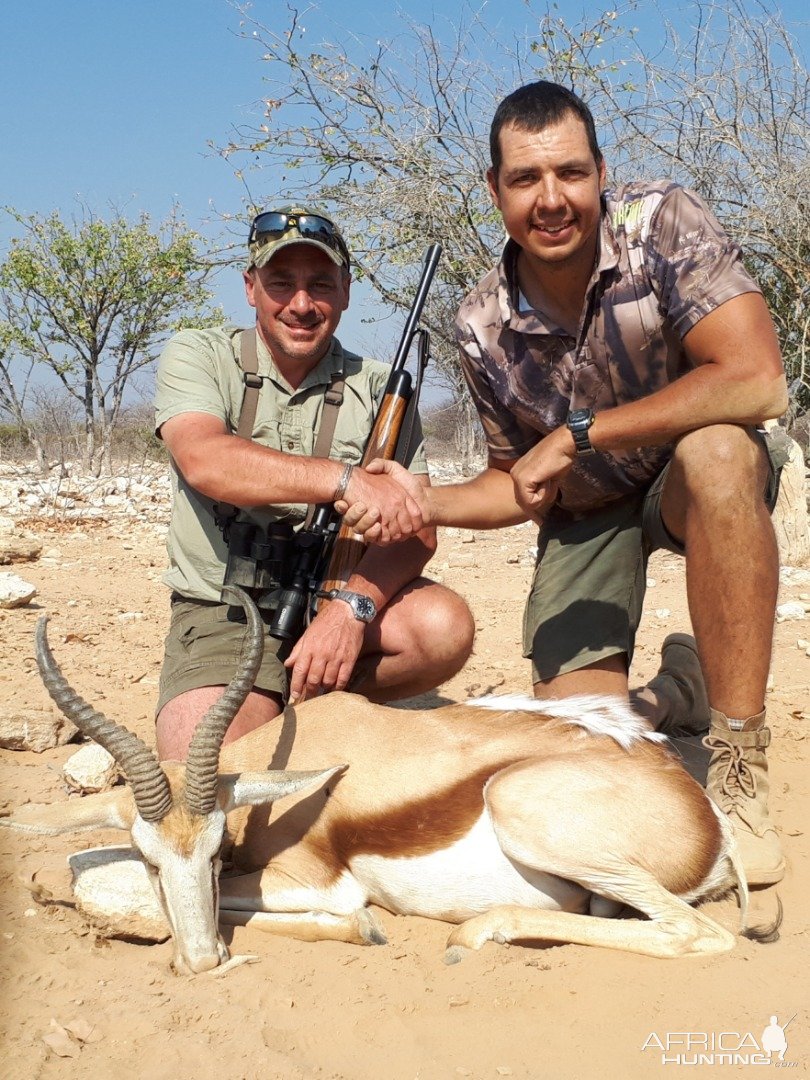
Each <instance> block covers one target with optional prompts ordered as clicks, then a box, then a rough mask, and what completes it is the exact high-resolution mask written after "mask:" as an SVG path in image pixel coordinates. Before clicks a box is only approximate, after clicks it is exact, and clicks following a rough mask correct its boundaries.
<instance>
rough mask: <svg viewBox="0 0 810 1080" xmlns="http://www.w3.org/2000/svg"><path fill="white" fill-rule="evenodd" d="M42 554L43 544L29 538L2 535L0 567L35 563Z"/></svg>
mask: <svg viewBox="0 0 810 1080" xmlns="http://www.w3.org/2000/svg"><path fill="white" fill-rule="evenodd" d="M41 552H42V544H41V542H40V541H39V540H35V539H33V538H32V537H28V536H19V535H16V534H14V533H0V566H7V565H8V564H9V563H15V562H33V561H34V559H38V558H39V556H40V554H41Z"/></svg>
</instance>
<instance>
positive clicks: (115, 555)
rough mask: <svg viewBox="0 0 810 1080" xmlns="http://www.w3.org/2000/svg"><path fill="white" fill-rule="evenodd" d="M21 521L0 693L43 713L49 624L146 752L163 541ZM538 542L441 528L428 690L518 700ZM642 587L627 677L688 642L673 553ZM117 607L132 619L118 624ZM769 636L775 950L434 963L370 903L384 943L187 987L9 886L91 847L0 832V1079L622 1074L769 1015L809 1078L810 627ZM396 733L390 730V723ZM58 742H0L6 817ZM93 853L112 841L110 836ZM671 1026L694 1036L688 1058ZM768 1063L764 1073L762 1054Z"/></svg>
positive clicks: (293, 950)
mask: <svg viewBox="0 0 810 1080" xmlns="http://www.w3.org/2000/svg"><path fill="white" fill-rule="evenodd" d="M38 531H39V535H40V536H41V538H42V539H43V541H44V545H45V552H44V555H45V557H43V558H41V559H40V560H39V561H38V562H36V563H33V564H30V565H25V566H17V567H14V568H13V569H15V570H16V571H17V572H19V573H21V574H22V575H23V576H24V577H25V578H26V579H28V580H30V581H32V582H33V583H35V584H36V586H37V588H38V590H39V595H38V597H37V599H36V600H35V601H34V603H33V604H32V605H30V606H29V607H26V608H19V609H15V610H11V611H2V612H0V631H1V632H2V640H3V643H4V647H3V652H2V658H0V684H1V691H0V692H1V694H2V700H3V701H4V702H6V703H8V702H17V703H19V704H27V705H36V706H44V705H45V704H46V703H47V699H46V695H45V692H44V690H43V689H42V688H41V686H40V684H39V681H38V676H37V674H36V670H35V664H34V660H33V644H32V642H33V631H34V624H35V621H36V618H37V616H38V615H39V614H40V612H41V611H42V610H46V611H47V612H48V613H49V614H50V616H51V619H52V622H51V640H52V643H53V645H54V648H55V651H56V652H57V654H58V657H59V659H60V661H61V663H62V665H63V668H64V670H65V672H66V674H68V676H69V677H70V679H71V681H72V682H73V685H74V686H75V687H76V688H77V689H79V690H80V692H81V693H82V694H83V695H84V696H85V697H86V698H87V699H88V700H90V701H91V702H92V703H93V704H95V705H97V706H98V707H100V708H101V709H103V710H104V711H105V712H107V713H108V714H109V715H110V716H112V717H114V718H115V719H118V720H121V721H124V722H125V723H127V724H128V725H129V726H130V727H131V728H132V729H134V730H135V731H136V732H137V733H138V734H140V735H142V736H143V737H144V738H146V739H147V740H151V739H152V719H151V716H152V704H153V700H154V697H155V691H156V683H157V674H158V669H159V664H160V657H161V641H162V637H163V633H164V626H165V623H166V617H167V596H166V590H165V588H164V586H162V584H161V583H160V573H161V570H162V567H163V563H164V550H163V541H162V539H161V537H160V535H159V534H158V533H157V532H156V530H155V529H154V528H152V527H149V526H147V525H144V524H140V525H139V524H137V523H136V524H135V525H127V526H126V527H125V526H123V525H122V524H120V523H119V524H112V525H95V526H93V527H92V529H83V530H79V529H76V528H74V527H70V528H63V529H57V530H54V529H51V530H49V529H46V528H45V527H42V528H41V529H39V530H38ZM465 540H466V541H467V542H465ZM532 542H533V534H532V532H531V530H529V529H527V528H516V529H512V530H508V531H505V532H503V533H500V534H489V535H485V534H478V535H477V536H476V537H475V540H474V542H469V536H466V537H465V536H462V535H459V534H456V535H450V536H447V535H445V536H443V537H441V543H440V549H439V553H438V555H437V557H436V561H435V570H436V575H437V576H439V577H441V579H442V580H443V581H444V582H445V583H446V584H448V585H450V586H452V587H454V588H456V589H458V590H459V591H460V592H461V593H462V594H463V595H464V596H465V597H466V598H467V600H468V601H469V603H470V604H471V606H472V608H473V610H474V612H475V614H476V619H477V623H478V638H477V645H476V651H475V655H474V656H473V657H472V659H471V660H470V662H469V664H468V666H467V667H466V668H465V670H464V671H463V672H462V673H461V674H460V675H458V676H457V677H456V678H454V679H453V680H452V681H451V682H450V683H448V684H447V685H445V686H444V687H442V688H441V690H440V694H439V695H438V698H437V700H439V699H440V700H444V701H459V700H464V699H465V698H466V697H468V696H470V695H471V694H480V693H484V692H487V691H499V692H500V691H506V690H520V691H525V690H528V688H529V679H528V670H527V666H526V664H525V662H524V661H522V660H521V659H520V655H519V635H520V617H521V609H522V600H523V596H524V593H525V589H526V586H527V582H528V580H529V577H530V573H531V556H530V548H531V545H532ZM510 560H511V561H510ZM650 577H651V578H652V579H653V580H654V582H655V584H654V585H653V587H651V588H650V590H649V592H648V598H647V612H646V617H645V621H644V624H643V630H642V634H641V638H640V643H639V648H638V652H637V655H636V658H635V662H634V676H637V678H638V680H645V679H646V678H648V677H649V676H651V675H652V674H653V673H654V671H655V669H656V668H657V657H658V650H659V648H660V645H661V641H662V640H663V638H664V636H665V635H666V634H667V633H669V632H672V631H674V630H688V629H689V623H688V616H687V615H686V612H685V603H684V582H683V572H682V568H681V566H680V564H679V562H678V560H676V559H675V558H674V557H671V556H665V557H659V558H656V560H655V561H654V563H653V564H652V566H651V568H650ZM802 592H803V593H808V592H810V585H807V584H803V585H801V584H796V583H793V584H790V583H786V584H784V585H783V588H782V596H781V599H782V600H788V599H796V598H798V596H799V594H800V593H802ZM125 613H138V614H139V616H140V617H136V618H130V619H129V620H124V621H122V620H120V619H119V616H121V615H122V614H125ZM775 633H776V649H775V658H774V665H773V688H772V690H771V692H770V694H769V702H768V708H769V716H770V720H771V724H772V728H773V732H774V745H773V747H772V750H771V762H772V775H773V796H772V805H773V813H774V817H775V819H776V822H777V824H778V827H779V829H780V831H781V833H782V837H783V840H784V845H785V848H786V849H787V853H788V857H789V860H790V866H789V871H788V875H787V877H786V879H785V880H784V882H783V883H782V884H781V885H780V886H779V887H778V893H779V896H780V898H781V901H782V903H783V905H784V910H785V918H784V926H783V932H782V937H781V940H780V941H779V942H778V943H776V944H772V945H767V946H763V945H757V944H754V943H752V942H750V941H747V940H739V941H738V944H737V947H736V949H735V950H734V952H732V953H730V954H728V955H725V956H722V957H720V958H717V959H711V960H705V961H704V960H682V961H659V960H653V959H648V958H645V957H641V956H633V955H628V954H623V953H618V952H609V951H606V950H605V951H603V950H598V949H588V948H585V947H581V946H574V945H565V946H555V947H550V948H521V947H503V946H497V945H494V944H493V945H490V946H488V947H486V948H485V949H484V950H483V951H482V952H481V953H479V954H476V955H473V956H471V957H468V958H467V959H465V960H464V961H463V962H462V963H461V964H459V965H457V966H454V967H446V966H445V965H444V964H443V963H442V954H443V947H444V942H445V938H446V936H447V933H448V927H447V926H446V925H444V924H442V923H438V922H431V921H428V920H420V919H414V918H398V917H395V916H392V915H389V914H388V913H386V912H378V913H377V914H378V915H379V918H380V920H381V922H382V924H383V925H384V928H385V931H386V933H387V935H388V938H389V945H388V946H387V947H380V948H361V947H356V946H350V945H342V944H337V943H331V942H327V943H318V944H305V943H300V942H295V941H287V940H285V939H281V938H275V937H270V936H265V935H263V934H261V932H259V931H256V930H247V929H237V930H234V931H231V930H228V931H226V939H228V940H229V941H230V943H231V945H232V949H233V951H235V952H239V953H258V954H259V955H260V957H261V961H260V962H259V963H258V964H255V965H252V966H246V967H241V968H238V969H236V970H234V971H232V972H229V973H228V974H226V976H225V977H224V978H221V979H219V978H212V977H211V976H205V975H204V976H198V977H196V978H194V979H187V978H181V977H177V976H174V975H172V974H171V972H170V971H169V968H168V963H169V958H170V946H169V945H168V944H164V945H153V946H145V945H135V944H130V943H126V942H121V941H107V940H103V939H101V938H99V937H98V936H97V934H96V932H95V931H94V930H93V929H92V928H91V927H90V926H89V925H88V924H87V923H86V922H85V921H84V920H83V919H82V917H81V916H79V915H78V914H77V913H76V912H74V911H72V910H68V909H64V908H59V907H55V908H54V907H50V908H47V907H40V906H37V905H36V904H35V903H34V902H33V901H32V899H31V896H30V894H29V893H28V892H27V891H26V889H25V888H24V886H23V885H22V884H21V883H20V881H19V877H20V876H21V875H22V876H25V875H26V874H30V873H31V872H33V871H35V870H41V869H43V868H45V869H47V868H49V867H53V866H54V864H55V863H58V864H59V865H63V864H64V858H65V855H66V853H67V852H69V851H71V850H78V849H79V848H82V847H88V846H91V840H90V839H88V838H85V837H79V838H77V837H74V838H72V839H71V838H31V837H25V836H22V835H20V834H12V833H10V832H8V831H6V830H3V831H2V833H0V857H1V858H2V873H3V880H2V898H1V899H0V923H1V924H2V925H1V926H0V933H1V935H2V936H0V944H1V945H2V964H0V976H1V977H2V993H3V1004H4V1008H3V1010H2V1015H3V1020H2V1024H3V1040H4V1042H3V1053H2V1057H0V1075H2V1076H3V1077H8V1078H10V1080H11V1078H15V1080H16V1078H30V1077H42V1078H44V1080H47V1078H51V1077H56V1076H60V1077H91V1076H92V1077H115V1078H116V1080H125V1078H130V1077H133V1078H134V1077H158V1078H161V1077H166V1078H172V1080H179V1078H186V1077H195V1078H196V1077H209V1076H210V1077H217V1078H218V1080H234V1078H249V1080H252V1078H262V1080H274V1078H277V1077H278V1078H283V1080H299V1078H301V1080H304V1078H307V1080H309V1078H323V1080H327V1078H328V1080H416V1078H419V1080H452V1078H456V1077H473V1078H475V1080H485V1078H486V1080H489V1078H492V1080H497V1078H498V1077H503V1076H513V1077H532V1078H535V1077H554V1078H560V1080H567V1078H591V1077H606V1078H613V1077H615V1078H634V1077H646V1076H657V1075H659V1074H660V1072H661V1071H662V1069H667V1070H668V1073H667V1075H668V1074H669V1073H671V1071H672V1070H673V1069H678V1068H684V1069H686V1068H688V1066H687V1064H686V1060H687V1059H683V1058H682V1059H680V1060H681V1063H680V1064H679V1063H678V1062H677V1061H676V1060H673V1061H671V1062H665V1061H663V1060H662V1052H661V1049H660V1045H659V1043H661V1044H666V1043H667V1040H668V1039H669V1042H670V1045H671V1046H672V1049H671V1050H670V1056H671V1057H672V1058H675V1056H676V1055H677V1054H678V1053H681V1054H687V1055H691V1056H688V1060H689V1061H692V1060H693V1055H694V1054H695V1053H696V1052H700V1051H703V1052H704V1053H706V1052H707V1044H706V1042H705V1041H704V1044H703V1046H700V1045H698V1043H699V1042H700V1040H701V1039H703V1040H708V1048H709V1051H711V1040H712V1038H714V1040H715V1043H716V1042H717V1040H718V1039H720V1037H721V1033H739V1034H738V1035H730V1034H726V1035H725V1036H723V1037H722V1040H721V1041H722V1046H724V1047H725V1048H727V1049H732V1050H734V1049H736V1048H737V1046H738V1045H739V1043H740V1041H746V1040H747V1045H746V1046H744V1047H743V1052H746V1051H747V1052H751V1042H750V1037H749V1035H748V1033H751V1035H752V1036H753V1038H754V1039H756V1040H757V1041H759V1040H760V1038H761V1035H762V1032H763V1029H764V1028H765V1026H766V1025H767V1024H768V1022H769V1019H770V1017H771V1016H773V1015H776V1016H777V1017H778V1021H779V1023H781V1024H784V1023H786V1022H787V1021H788V1020H789V1019H790V1017H791V1016H793V1014H796V1016H795V1019H794V1020H793V1021H792V1022H791V1024H790V1027H789V1028H788V1029H787V1036H788V1043H789V1046H788V1051H787V1053H786V1055H785V1060H784V1062H783V1063H782V1065H781V1067H784V1068H791V1069H792V1070H793V1072H792V1075H799V1074H804V1072H805V1071H806V1070H807V1068H808V1062H810V1015H808V980H807V971H808V969H810V936H808V910H809V909H808V904H807V894H808V885H810V880H809V878H810V874H809V873H808V859H807V845H806V839H805V830H806V823H807V820H808V807H810V792H808V765H810V741H808V739H807V738H806V735H805V731H806V724H803V721H805V720H806V719H807V714H808V712H810V694H808V684H809V683H810V659H808V658H807V657H806V656H805V650H804V649H800V648H798V647H797V640H798V639H801V638H803V637H810V626H808V623H807V622H804V623H802V622H784V623H781V624H779V625H777V626H776V631H775ZM803 714H804V715H803ZM402 722H403V724H407V722H408V717H407V712H403V716H402ZM75 749H76V748H75V746H65V747H61V748H59V749H56V750H50V751H46V752H45V753H43V754H40V755H35V754H30V753H13V752H10V751H0V777H1V778H2V803H3V805H4V806H5V808H7V809H8V808H10V807H13V806H15V805H18V804H19V803H21V802H24V801H27V800H31V801H35V802H41V801H48V802H51V801H58V800H65V799H66V798H67V795H66V792H65V790H64V784H63V782H62V780H61V777H60V773H59V768H60V766H61V764H62V762H63V761H64V760H65V759H66V758H67V757H68V756H69V755H70V754H72V753H73V752H74V751H75ZM426 752H429V748H426ZM92 839H93V840H95V839H96V837H93V838H92ZM98 840H99V842H110V843H116V842H121V838H120V836H119V835H118V834H114V833H110V834H108V835H101V836H100V837H98ZM775 909H776V890H774V889H768V890H762V891H759V892H758V893H756V894H755V895H754V897H753V911H754V915H755V917H760V918H761V919H767V918H769V917H771V916H772V915H773V913H774V911H775ZM711 913H712V914H713V915H715V916H716V917H717V918H718V919H719V920H720V921H721V922H723V923H724V924H725V925H727V926H730V927H734V926H735V925H736V919H737V912H736V904H735V902H734V900H733V899H730V900H727V901H724V902H722V903H719V904H714V905H711ZM755 921H756V918H755ZM77 1022H78V1023H79V1025H80V1027H79V1028H78V1029H77V1030H79V1031H83V1032H84V1034H85V1035H86V1036H87V1034H88V1032H89V1037H88V1038H86V1041H81V1040H78V1041H77V1040H75V1039H73V1040H71V1041H70V1043H69V1047H68V1048H69V1049H70V1050H71V1052H72V1053H73V1054H75V1056H74V1057H60V1056H58V1054H57V1053H56V1052H55V1051H54V1050H53V1049H51V1048H49V1047H48V1046H47V1045H46V1043H45V1042H43V1038H42V1037H43V1036H46V1035H48V1033H49V1032H53V1031H54V1030H56V1027H66V1026H69V1025H75V1024H76V1023H77ZM82 1024H83V1025H85V1027H84V1028H82V1027H81V1025H82ZM54 1025H56V1027H55V1026H54ZM677 1033H681V1034H680V1035H678V1034H677ZM684 1033H691V1038H692V1047H691V1049H688V1048H687V1047H686V1046H685V1045H684V1044H685V1042H686V1040H687V1036H686V1034H684ZM701 1033H702V1034H701ZM676 1044H679V1045H676ZM645 1045H646V1049H645ZM715 1052H717V1051H715ZM718 1060H719V1059H718V1058H717V1057H715V1058H714V1059H713V1061H714V1064H703V1065H698V1066H697V1067H698V1068H699V1069H701V1070H702V1071H703V1072H705V1071H711V1072H712V1075H714V1074H715V1073H716V1074H718V1075H720V1076H722V1075H732V1074H733V1075H739V1074H740V1073H742V1074H743V1075H747V1071H748V1069H749V1068H750V1066H749V1065H746V1064H739V1063H738V1064H737V1065H736V1066H731V1067H726V1066H724V1065H722V1064H718ZM770 1067H772V1068H776V1067H779V1066H778V1064H777V1062H776V1058H774V1062H773V1064H772V1065H771V1066H770ZM676 1075H677V1073H676Z"/></svg>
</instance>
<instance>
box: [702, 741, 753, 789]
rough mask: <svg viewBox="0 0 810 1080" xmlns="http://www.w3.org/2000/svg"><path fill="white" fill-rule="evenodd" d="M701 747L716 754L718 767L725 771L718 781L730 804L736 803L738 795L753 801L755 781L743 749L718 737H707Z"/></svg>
mask: <svg viewBox="0 0 810 1080" xmlns="http://www.w3.org/2000/svg"><path fill="white" fill-rule="evenodd" d="M703 745H704V746H705V747H707V749H709V750H713V751H714V752H715V753H716V754H718V765H719V766H720V768H721V769H725V772H723V773H722V777H721V780H720V787H721V789H722V791H723V794H724V795H726V796H727V797H728V798H729V799H730V800H731V801H732V802H737V800H738V799H739V797H740V795H742V796H744V797H745V798H748V799H755V798H756V794H757V781H756V777H755V776H754V774H753V772H752V771H751V769H750V767H749V765H748V762H747V761H746V760H745V755H744V750H743V747H742V746H737V744H736V743H732V742H729V741H728V740H727V739H724V738H722V737H721V736H719V735H707V736H706V738H705V739H704V740H703Z"/></svg>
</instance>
